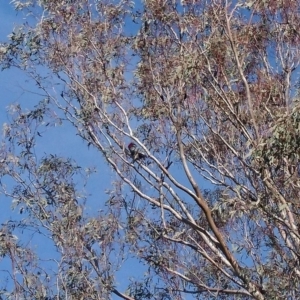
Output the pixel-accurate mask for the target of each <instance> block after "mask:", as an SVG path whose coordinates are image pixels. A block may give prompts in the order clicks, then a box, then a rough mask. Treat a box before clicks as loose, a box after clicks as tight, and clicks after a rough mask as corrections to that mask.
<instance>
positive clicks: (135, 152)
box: [128, 143, 147, 160]
mask: <svg viewBox="0 0 300 300" xmlns="http://www.w3.org/2000/svg"><path fill="white" fill-rule="evenodd" d="M128 149H129V152H130V155H131V157H132V158H133V160H140V159H144V158H146V157H147V155H146V154H145V153H143V152H141V151H140V149H138V148H137V146H136V144H135V143H130V144H129V145H128Z"/></svg>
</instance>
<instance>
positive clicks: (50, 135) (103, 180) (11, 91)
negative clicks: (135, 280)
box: [0, 1, 142, 299]
mask: <svg viewBox="0 0 300 300" xmlns="http://www.w3.org/2000/svg"><path fill="white" fill-rule="evenodd" d="M22 19H23V18H22V14H21V13H19V14H17V13H16V12H15V11H14V10H13V7H12V5H11V4H9V1H1V3H0V20H1V21H0V22H1V26H0V42H5V41H6V40H7V35H8V34H10V33H11V31H12V29H13V28H14V27H15V26H16V25H17V24H19V23H21V22H22V21H23V20H22ZM0 92H1V109H0V126H1V128H2V124H3V123H5V122H8V118H7V117H8V113H7V109H8V106H9V105H10V104H11V103H20V104H21V106H22V108H23V109H25V110H26V109H29V108H31V107H32V106H34V105H36V104H37V103H38V102H39V101H40V100H42V99H43V97H42V96H39V95H37V94H36V93H35V92H37V90H36V88H35V84H34V82H32V81H30V80H29V79H28V77H27V76H26V75H25V74H24V73H22V72H21V71H20V70H17V69H9V70H4V71H2V72H0ZM1 135H2V130H1ZM35 149H36V153H37V155H38V156H39V158H41V157H43V156H45V154H49V153H51V154H57V155H58V156H64V157H71V158H73V159H74V160H76V162H77V163H78V164H79V165H80V166H82V167H96V168H97V170H98V172H97V173H95V174H94V175H92V176H91V177H90V179H89V182H88V185H87V187H86V193H87V194H89V195H90V196H89V197H88V201H87V205H86V207H85V214H88V215H95V213H97V211H99V210H100V209H101V208H102V207H103V204H104V202H105V201H106V200H107V198H108V195H106V194H105V190H106V189H108V188H110V182H111V180H112V179H113V178H114V175H113V174H112V173H111V171H110V169H109V167H108V166H107V164H106V163H104V162H103V159H102V158H101V154H100V153H99V152H97V151H96V150H95V149H93V148H92V147H90V148H87V145H86V143H84V142H83V141H82V139H80V138H79V137H78V136H77V135H76V131H75V129H74V128H73V127H72V126H71V125H69V124H66V123H65V124H63V125H62V126H58V127H52V128H51V127H47V132H46V133H45V134H43V137H42V138H40V139H39V140H37V144H36V148H35ZM0 202H1V210H0V224H2V223H6V222H7V221H8V220H9V219H11V218H12V219H15V218H18V217H20V216H18V212H17V211H16V212H12V210H11V199H8V198H6V197H4V196H3V195H1V194H0ZM20 238H21V239H24V236H22V237H20ZM30 245H31V247H32V248H33V249H37V253H39V255H41V256H42V257H43V258H50V257H52V256H53V254H54V252H53V250H54V248H53V247H51V243H49V242H47V241H45V240H41V238H40V237H37V238H33V239H31V242H30ZM9 266H10V264H9V262H8V261H7V260H6V259H2V260H0V288H1V286H2V284H3V281H2V280H3V279H1V277H4V276H5V277H6V276H7V273H6V270H7V269H9ZM134 269H136V270H134ZM140 271H142V268H141V266H139V265H138V264H137V263H136V262H134V261H132V260H129V261H128V262H126V263H125V265H124V267H123V268H122V270H121V271H120V272H119V276H118V278H117V282H116V283H117V285H118V284H120V285H121V288H120V290H121V291H124V290H125V289H126V285H127V284H126V283H128V279H129V277H130V273H131V274H134V275H137V274H138V273H139V272H140ZM1 273H2V274H1ZM113 299H120V298H119V297H115V296H113Z"/></svg>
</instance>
